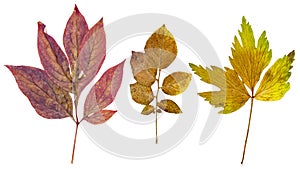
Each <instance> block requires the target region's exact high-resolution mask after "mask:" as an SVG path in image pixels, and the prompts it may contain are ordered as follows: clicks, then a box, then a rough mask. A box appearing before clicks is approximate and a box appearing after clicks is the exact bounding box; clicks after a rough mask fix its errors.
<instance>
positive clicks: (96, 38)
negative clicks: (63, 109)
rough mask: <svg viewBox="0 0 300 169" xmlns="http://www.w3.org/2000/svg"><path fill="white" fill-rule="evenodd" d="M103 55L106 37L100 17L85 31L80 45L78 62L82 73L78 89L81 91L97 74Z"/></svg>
mask: <svg viewBox="0 0 300 169" xmlns="http://www.w3.org/2000/svg"><path fill="white" fill-rule="evenodd" d="M105 56H106V37H105V32H104V28H103V19H101V20H100V21H99V22H97V23H96V24H95V25H94V26H93V27H92V28H91V29H90V30H89V31H88V32H87V33H86V35H85V36H84V38H83V40H82V43H81V45H80V50H79V55H78V63H79V66H80V70H82V73H83V75H82V77H81V78H80V79H79V80H80V81H79V91H82V90H83V89H84V88H85V87H86V86H87V85H88V84H89V83H90V82H91V81H92V80H93V78H94V77H95V76H96V75H97V73H98V71H99V69H100V67H101V66H102V64H103V62H104V59H105Z"/></svg>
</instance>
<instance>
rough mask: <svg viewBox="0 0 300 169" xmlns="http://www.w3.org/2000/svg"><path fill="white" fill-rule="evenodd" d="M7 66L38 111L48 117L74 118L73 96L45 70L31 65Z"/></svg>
mask: <svg viewBox="0 0 300 169" xmlns="http://www.w3.org/2000/svg"><path fill="white" fill-rule="evenodd" d="M6 67H7V68H8V69H9V70H10V71H11V73H12V74H13V75H14V77H15V79H16V82H17V84H18V86H19V88H20V90H21V91H22V93H23V94H24V95H25V96H26V97H27V98H28V100H29V101H30V103H31V105H32V107H33V108H34V109H35V110H36V112H37V113H38V114H39V115H40V116H42V117H44V118H47V119H61V118H65V117H71V118H73V114H72V112H73V106H72V98H71V97H70V95H69V93H68V92H66V91H65V90H63V89H62V88H61V87H59V86H58V85H56V84H55V83H54V82H52V81H51V80H50V78H49V77H48V76H47V74H46V73H45V71H43V70H41V69H38V68H34V67H29V66H10V65H6Z"/></svg>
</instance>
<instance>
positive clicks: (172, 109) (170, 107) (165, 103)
mask: <svg viewBox="0 0 300 169" xmlns="http://www.w3.org/2000/svg"><path fill="white" fill-rule="evenodd" d="M157 106H158V107H159V108H161V109H162V110H163V111H165V112H168V113H175V114H179V113H182V111H181V110H180V108H179V106H178V105H177V104H176V103H175V102H174V101H172V100H169V99H165V100H161V101H160V102H158V104H157Z"/></svg>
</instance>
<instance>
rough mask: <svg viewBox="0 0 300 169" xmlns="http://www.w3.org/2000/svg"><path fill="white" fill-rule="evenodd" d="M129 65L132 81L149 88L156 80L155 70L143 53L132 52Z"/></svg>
mask: <svg viewBox="0 0 300 169" xmlns="http://www.w3.org/2000/svg"><path fill="white" fill-rule="evenodd" d="M130 65H131V70H132V74H133V76H134V79H135V80H136V81H137V82H139V83H140V84H142V85H145V86H151V85H152V84H153V83H154V82H155V80H156V73H157V69H156V68H155V67H152V66H151V64H150V63H149V57H148V56H147V55H146V54H145V53H141V52H132V56H131V58H130Z"/></svg>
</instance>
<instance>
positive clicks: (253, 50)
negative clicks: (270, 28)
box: [229, 17, 272, 90]
mask: <svg viewBox="0 0 300 169" xmlns="http://www.w3.org/2000/svg"><path fill="white" fill-rule="evenodd" d="M241 26H242V30H241V31H239V35H240V37H241V42H240V41H239V40H238V38H237V37H236V36H235V37H234V42H233V48H232V49H231V51H232V58H231V57H229V60H230V63H231V65H232V67H233V69H234V70H235V71H236V72H237V73H238V75H239V76H240V77H241V79H242V81H243V82H244V83H245V84H246V85H247V86H248V87H249V88H250V89H251V90H253V89H254V87H255V85H256V83H257V82H258V81H259V79H260V75H261V73H262V71H263V70H264V69H265V68H266V67H267V66H268V65H269V63H270V61H271V58H272V50H271V49H269V42H268V40H267V38H266V32H265V31H264V32H263V33H262V34H261V36H260V37H259V39H258V43H257V46H255V39H254V35H253V31H252V28H251V26H250V24H249V22H247V21H246V19H245V17H243V19H242V25H241Z"/></svg>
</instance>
